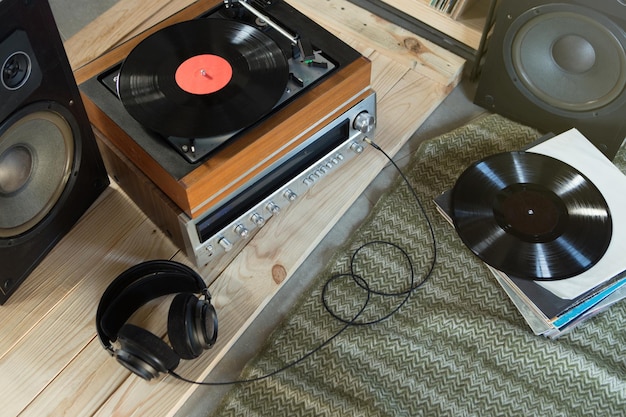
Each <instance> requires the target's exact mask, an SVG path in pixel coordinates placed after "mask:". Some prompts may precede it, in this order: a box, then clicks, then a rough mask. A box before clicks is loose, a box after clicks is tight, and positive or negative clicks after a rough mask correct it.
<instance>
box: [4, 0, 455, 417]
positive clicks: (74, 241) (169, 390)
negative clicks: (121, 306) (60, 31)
mask: <svg viewBox="0 0 626 417" xmlns="http://www.w3.org/2000/svg"><path fill="white" fill-rule="evenodd" d="M191 3H193V5H192V6H194V7H202V5H203V4H205V3H206V2H203V1H198V2H192V1H190V0H180V1H165V0H150V1H145V2H143V1H142V2H135V1H132V0H129V1H124V0H122V1H120V3H119V4H118V5H116V6H114V8H113V9H111V10H110V11H109V12H108V13H106V14H105V15H103V16H102V17H101V18H100V19H98V20H96V21H95V22H94V23H93V24H92V25H90V26H89V27H88V28H86V29H85V30H84V31H82V32H81V33H79V34H78V35H76V37H74V38H72V39H70V40H69V41H68V42H67V44H66V48H67V50H68V55H69V56H70V59H71V62H72V63H73V66H74V69H75V70H76V74H77V78H80V76H87V73H86V72H81V71H82V70H83V69H84V68H87V67H88V65H87V66H86V64H88V63H89V62H90V61H91V60H92V59H93V58H95V57H97V56H98V54H101V53H103V52H104V51H107V50H110V49H111V48H112V47H113V46H115V45H117V44H119V43H120V42H124V41H126V40H128V39H130V37H132V35H134V34H137V33H140V32H141V31H142V30H144V29H146V28H149V27H151V26H153V25H155V24H157V23H158V22H160V21H161V20H163V19H164V18H165V17H166V16H168V15H170V14H172V13H173V12H174V11H176V10H178V9H180V8H182V7H184V6H186V5H187V4H191ZM290 3H291V4H292V5H293V6H294V7H296V8H298V9H299V10H301V11H302V12H303V13H305V14H307V15H308V16H310V17H311V18H313V19H314V20H316V21H317V22H318V23H320V24H321V25H323V26H325V27H326V28H327V29H329V30H330V31H331V32H333V33H335V34H336V35H337V36H338V37H340V38H341V39H342V40H344V41H345V42H347V43H349V44H351V45H352V46H353V47H355V48H356V49H358V50H359V51H360V52H361V53H362V54H363V55H365V56H368V57H369V58H370V59H371V60H372V62H373V74H372V80H373V87H374V89H375V90H376V91H377V93H378V130H377V135H376V141H377V143H379V144H380V145H381V146H382V147H383V148H384V149H385V150H386V151H387V152H388V153H390V154H392V155H393V154H395V153H396V152H397V151H398V150H399V149H400V147H401V146H402V145H403V144H404V143H405V142H406V140H407V139H408V138H409V137H410V135H411V134H412V133H413V132H414V131H415V130H416V129H417V128H418V127H419V126H420V125H421V123H422V122H423V121H424V120H425V119H426V118H427V117H428V115H429V114H430V113H431V112H432V111H433V110H434V109H435V108H436V107H437V105H438V104H439V103H440V102H441V101H442V100H443V99H444V98H445V97H446V95H447V94H448V93H449V91H450V90H451V89H452V88H453V87H454V85H456V83H457V82H458V80H459V78H460V74H461V70H462V66H463V61H462V60H460V59H459V58H458V57H456V56H454V55H452V54H450V53H448V52H447V51H445V50H442V49H441V48H439V47H437V46H435V45H433V44H430V43H428V42H427V41H425V40H422V39H420V38H418V37H416V36H415V35H413V34H411V33H409V32H406V31H404V30H403V29H401V28H399V27H397V26H394V25H392V24H391V23H389V22H385V21H382V20H381V19H379V18H378V17H376V16H373V15H371V14H369V13H368V12H365V11H363V10H361V9H358V8H357V7H356V6H354V5H352V4H351V3H348V2H346V1H343V0H290ZM139 4H140V5H141V7H140V8H139V9H135V8H137V7H138V5H139ZM174 6H176V7H174ZM111 22H114V23H111ZM138 22H139V23H138ZM105 35H106V36H105ZM90 70H91V69H90ZM385 164H386V161H385V160H384V159H383V158H381V156H380V154H378V153H376V152H372V151H371V149H366V151H365V152H364V154H363V155H361V156H359V157H358V158H356V159H355V160H354V161H352V162H350V163H349V164H346V165H345V166H342V167H341V168H340V169H339V170H337V171H336V172H335V173H334V174H333V175H332V176H331V177H329V178H327V179H326V180H325V181H324V182H323V186H316V187H313V188H312V189H311V190H310V191H309V192H308V193H307V194H306V195H305V196H303V197H304V198H301V199H299V200H298V201H297V202H296V203H295V204H294V205H293V206H292V207H291V208H290V210H289V211H286V212H285V213H284V214H285V215H281V216H279V217H276V218H275V219H272V221H270V222H268V224H267V226H266V227H264V228H263V229H261V231H260V232H259V233H258V234H257V235H256V236H255V237H254V238H253V239H252V240H251V242H250V243H249V245H248V246H246V248H244V250H243V251H242V252H241V253H240V254H239V255H238V257H237V258H236V259H235V260H234V261H233V262H232V264H231V265H230V266H229V267H228V268H227V269H226V270H225V271H224V272H223V273H222V274H221V275H220V277H218V278H217V279H216V280H215V281H214V282H213V283H212V284H211V286H210V290H211V293H212V294H213V301H214V304H215V306H216V309H217V312H218V315H219V319H220V336H219V340H218V343H217V345H216V346H215V348H214V349H212V350H210V351H208V352H206V353H205V354H203V355H202V356H201V357H200V358H199V359H197V360H194V361H188V362H185V361H183V362H182V363H181V365H180V366H179V368H178V371H179V372H180V373H181V374H183V375H185V376H187V377H189V378H192V379H198V378H203V377H206V376H207V375H208V374H209V373H210V372H211V369H212V368H213V367H214V365H215V364H216V363H217V361H219V359H220V358H222V357H224V355H226V354H227V353H228V350H229V348H230V346H231V345H232V343H233V342H234V341H235V340H236V339H237V337H238V336H239V335H240V334H241V333H242V331H243V329H245V327H246V326H247V325H248V324H249V323H250V322H251V321H252V320H254V318H255V317H256V315H257V314H258V313H259V312H260V311H261V309H262V308H263V306H265V305H266V304H267V303H268V301H269V300H270V299H271V297H272V296H273V295H274V294H275V293H276V291H278V289H279V288H280V287H281V285H282V284H283V283H284V282H285V281H286V280H287V279H289V278H290V277H291V276H292V274H293V272H294V271H295V270H296V269H297V267H298V266H299V265H300V264H301V263H302V262H303V260H304V259H305V258H306V257H307V256H308V254H309V253H310V252H311V251H312V250H313V249H314V248H315V246H316V245H317V244H318V243H319V241H320V240H321V239H322V238H323V236H324V235H325V234H326V233H327V232H328V230H330V229H331V228H332V226H333V225H334V224H335V222H336V221H337V220H338V219H339V218H340V217H341V215H342V214H343V213H344V212H345V211H346V210H347V209H348V207H350V205H351V204H352V203H353V202H354V200H355V199H356V198H357V197H358V196H359V195H360V194H361V192H362V191H363V190H364V189H365V187H366V186H367V185H368V184H369V183H370V182H371V181H372V180H373V179H374V178H375V176H376V175H377V174H378V173H379V172H380V170H381V169H382V168H383V167H384V166H385ZM302 219H307V220H306V222H303V221H302ZM149 259H175V260H179V261H181V262H185V263H188V262H189V261H188V260H187V259H186V258H185V256H184V255H183V254H182V253H181V252H180V251H179V250H178V248H177V247H175V246H174V245H173V244H172V243H171V242H170V241H169V240H168V239H167V238H166V237H165V236H164V235H163V234H162V233H161V232H160V231H159V230H158V229H157V228H156V227H155V226H154V224H153V223H152V222H151V221H150V220H149V219H147V218H146V217H145V215H144V214H143V213H142V212H141V211H139V209H137V207H136V206H135V205H134V204H133V203H132V202H131V201H130V199H129V198H128V197H127V196H126V195H125V194H124V193H123V192H122V191H121V190H120V189H118V188H117V187H116V186H115V185H112V186H111V187H109V189H107V190H106V191H105V192H104V194H103V195H102V196H101V197H100V198H99V199H98V201H97V202H96V203H95V204H94V205H93V206H92V208H91V209H90V210H89V211H88V213H87V214H86V215H85V216H84V217H83V218H82V219H81V220H80V221H79V222H78V224H77V225H76V226H75V227H74V228H73V229H72V231H71V232H70V233H69V234H68V235H67V236H66V237H65V238H64V239H63V240H62V241H61V243H60V244H58V245H57V246H56V247H55V249H54V250H53V251H52V252H51V253H50V254H49V255H48V256H47V257H46V259H45V260H44V261H43V263H42V264H40V265H39V266H38V267H37V268H36V270H35V271H34V272H33V273H32V275H31V276H30V277H29V278H28V279H27V280H26V281H25V283H24V284H22V286H21V287H20V289H19V290H18V291H17V292H16V293H15V294H14V295H13V296H12V297H11V298H10V299H9V301H8V302H7V303H6V304H5V305H4V306H2V307H0V311H1V312H2V326H1V328H0V390H1V391H0V392H2V393H3V398H4V399H5V401H4V402H3V406H2V407H0V415H2V416H5V415H6V416H15V415H23V416H42V415H99V416H111V415H116V416H127V415H128V416H130V415H134V416H161V415H173V414H174V413H175V412H176V410H177V409H178V408H179V407H180V405H181V404H182V403H183V402H184V401H185V400H186V399H187V398H188V397H189V395H191V393H192V392H193V390H194V389H195V387H194V386H190V385H188V384H184V383H181V382H178V381H176V380H174V379H172V378H164V379H162V380H159V381H156V382H150V383H148V382H146V381H144V380H142V379H140V378H138V377H136V376H134V375H131V374H129V372H128V371H126V370H125V369H123V368H122V367H121V366H119V365H118V364H117V363H116V362H115V360H114V359H112V358H111V357H110V356H109V355H108V354H107V353H106V352H105V351H104V350H103V349H102V347H101V346H100V343H99V341H98V340H97V338H96V333H95V313H96V308H97V305H98V302H99V299H100V296H101V294H102V292H103V291H104V290H105V288H106V287H107V285H108V284H109V283H110V282H111V281H112V280H113V279H114V278H115V277H116V276H117V275H118V274H120V273H121V272H122V271H124V270H125V269H127V268H129V267H130V266H133V265H135V264H137V263H139V262H142V261H144V260H149ZM200 272H201V273H202V271H200ZM168 306H169V304H168V303H167V302H162V301H161V302H155V303H151V304H150V305H148V306H146V308H144V309H143V310H142V315H141V316H140V317H139V318H137V320H141V321H142V323H143V324H145V325H146V326H147V327H148V328H149V329H150V330H151V331H154V332H157V333H159V332H160V333H161V334H165V323H166V320H165V318H166V317H167V308H168Z"/></svg>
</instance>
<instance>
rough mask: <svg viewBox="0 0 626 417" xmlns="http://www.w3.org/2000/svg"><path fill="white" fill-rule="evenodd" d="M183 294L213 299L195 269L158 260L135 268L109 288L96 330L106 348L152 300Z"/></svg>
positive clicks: (110, 347) (100, 304) (103, 299)
mask: <svg viewBox="0 0 626 417" xmlns="http://www.w3.org/2000/svg"><path fill="white" fill-rule="evenodd" d="M180 292H190V293H195V294H204V295H205V297H206V298H207V300H210V298H211V296H210V294H209V291H208V289H207V286H206V283H205V282H204V280H203V279H202V277H200V275H198V273H196V272H195V271H194V270H193V269H191V268H189V267H188V266H186V265H183V264H180V263H178V262H174V261H167V260H154V261H146V262H143V263H140V264H138V265H135V266H133V267H131V268H129V269H127V270H126V271H124V272H123V273H122V274H120V275H119V276H118V277H117V278H115V280H113V282H111V284H110V285H109V287H108V288H107V289H106V291H105V292H104V294H103V295H102V298H101V299H100V303H99V305H98V310H97V313H96V330H97V333H98V337H99V338H100V341H101V343H102V345H103V346H104V347H105V348H106V349H107V350H108V351H110V352H112V351H113V347H112V346H111V342H114V341H115V340H117V334H118V332H119V330H120V328H121V327H122V326H123V325H124V323H125V322H126V321H127V320H128V319H129V318H130V316H132V314H133V313H134V312H135V311H137V310H138V309H139V308H140V307H141V306H143V305H144V304H146V303H147V302H148V301H151V300H154V299H156V298H159V297H162V296H165V295H169V294H175V293H180Z"/></svg>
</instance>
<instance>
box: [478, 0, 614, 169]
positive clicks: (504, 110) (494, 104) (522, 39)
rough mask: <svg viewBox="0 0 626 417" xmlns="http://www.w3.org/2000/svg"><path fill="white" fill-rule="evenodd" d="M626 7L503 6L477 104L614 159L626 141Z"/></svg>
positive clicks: (608, 3)
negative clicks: (570, 136)
mask: <svg viewBox="0 0 626 417" xmlns="http://www.w3.org/2000/svg"><path fill="white" fill-rule="evenodd" d="M625 48H626V0H595V1H587V0H580V1H560V2H555V3H552V2H546V1H540V0H531V1H519V0H501V1H500V2H499V6H498V11H497V14H496V21H495V27H494V30H493V33H492V36H491V39H490V41H489V43H488V50H487V53H486V56H485V62H484V65H483V68H482V73H481V76H480V80H479V83H478V88H477V92H476V96H475V99H474V102H475V103H476V104H478V105H480V106H482V107H485V108H486V109H489V110H491V111H494V112H496V113H499V114H502V115H503V116H506V117H509V118H511V119H513V120H517V121H519V122H522V123H525V124H528V125H530V126H534V127H536V128H538V129H540V130H544V131H546V132H548V131H550V132H554V133H561V132H563V131H565V130H568V129H570V128H572V127H575V128H577V129H578V130H580V131H581V132H582V133H583V134H584V135H585V136H586V137H587V138H588V139H589V140H590V141H592V142H593V143H594V144H595V145H596V146H597V147H598V148H599V149H600V150H601V151H602V152H603V153H604V154H605V155H607V156H608V157H609V158H612V157H613V156H614V155H615V153H616V151H617V149H618V148H619V146H620V145H621V144H622V142H623V140H624V137H625V136H626V123H625V121H626V88H625V87H626V52H625Z"/></svg>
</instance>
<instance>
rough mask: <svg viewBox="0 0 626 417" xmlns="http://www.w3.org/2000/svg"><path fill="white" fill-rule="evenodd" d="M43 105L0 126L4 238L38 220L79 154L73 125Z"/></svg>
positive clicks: (0, 200) (54, 201)
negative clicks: (76, 148)
mask: <svg viewBox="0 0 626 417" xmlns="http://www.w3.org/2000/svg"><path fill="white" fill-rule="evenodd" d="M41 107H42V105H36V104H34V105H31V106H28V107H25V108H23V109H21V111H19V112H18V113H16V114H15V115H14V116H13V117H10V118H9V119H7V120H6V121H5V123H3V125H2V126H0V207H2V210H0V238H10V237H14V236H18V235H20V234H22V233H25V232H27V231H28V230H30V229H32V228H33V227H35V226H36V225H37V224H39V223H40V222H41V221H42V220H43V219H44V218H45V217H46V216H47V215H48V213H50V211H51V210H52V209H53V208H54V206H55V205H56V204H57V202H58V201H59V199H60V198H61V196H62V194H63V191H64V190H65V188H66V186H67V184H68V181H69V180H70V175H71V173H72V168H73V165H74V155H75V145H74V136H75V135H74V132H73V131H72V127H71V124H70V123H69V122H68V120H66V118H65V117H63V116H62V115H61V114H60V113H58V112H55V111H52V110H50V109H49V108H47V107H46V108H44V109H41Z"/></svg>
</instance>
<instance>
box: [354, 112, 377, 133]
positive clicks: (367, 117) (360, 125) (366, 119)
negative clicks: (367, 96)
mask: <svg viewBox="0 0 626 417" xmlns="http://www.w3.org/2000/svg"><path fill="white" fill-rule="evenodd" d="M352 126H353V127H354V128H355V129H356V130H358V131H359V132H361V133H365V134H367V133H370V132H371V131H372V130H374V127H375V126H376V118H375V117H374V116H373V115H371V114H369V112H367V111H362V112H361V113H359V114H357V115H356V117H355V118H354V122H353V123H352Z"/></svg>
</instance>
